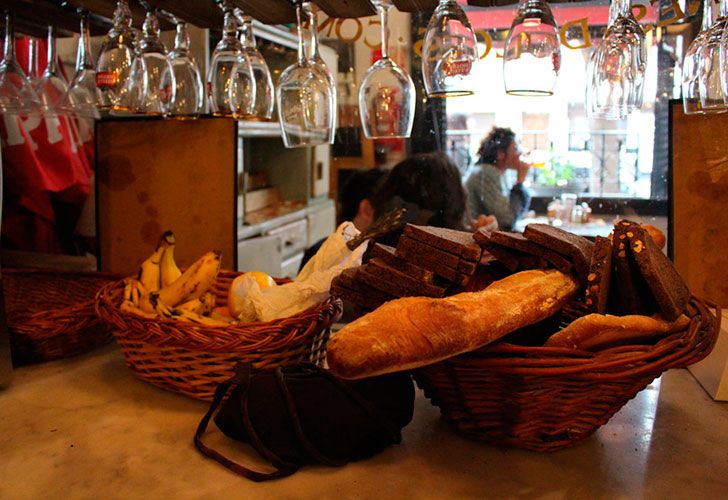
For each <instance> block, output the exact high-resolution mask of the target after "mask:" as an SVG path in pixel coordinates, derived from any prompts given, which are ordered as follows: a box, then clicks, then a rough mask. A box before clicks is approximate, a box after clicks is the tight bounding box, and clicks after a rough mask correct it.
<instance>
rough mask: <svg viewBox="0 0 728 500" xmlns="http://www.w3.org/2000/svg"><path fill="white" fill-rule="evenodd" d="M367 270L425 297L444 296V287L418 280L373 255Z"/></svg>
mask: <svg viewBox="0 0 728 500" xmlns="http://www.w3.org/2000/svg"><path fill="white" fill-rule="evenodd" d="M366 270H367V272H369V273H371V274H373V275H375V276H379V277H380V278H382V279H386V280H391V281H398V282H400V283H402V284H403V285H406V286H407V287H408V288H410V289H412V290H415V291H418V292H420V295H423V296H426V297H444V296H445V289H444V288H442V287H439V286H435V285H432V284H430V283H425V282H423V281H419V280H417V279H416V278H413V277H412V276H408V275H407V274H405V273H403V272H401V271H398V270H396V269H395V268H393V267H392V266H389V265H387V264H386V263H385V262H384V261H383V260H382V259H380V258H378V257H375V258H373V259H371V260H370V261H369V263H368V264H367V265H366Z"/></svg>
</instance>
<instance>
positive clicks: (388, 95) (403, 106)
mask: <svg viewBox="0 0 728 500" xmlns="http://www.w3.org/2000/svg"><path fill="white" fill-rule="evenodd" d="M375 5H376V7H377V10H378V11H379V16H380V27H381V35H382V57H381V59H379V60H378V61H377V62H375V63H374V64H373V65H372V66H371V67H370V68H369V69H368V70H367V72H366V74H365V75H364V78H363V79H362V82H361V86H360V87H359V116H360V117H361V124H362V129H363V130H364V135H365V136H366V137H368V138H387V137H409V136H410V134H411V133H412V125H413V123H414V118H415V97H416V93H415V85H414V83H413V82H412V78H411V77H410V76H409V74H407V72H406V71H405V70H404V69H402V68H401V67H400V66H399V65H398V64H397V63H396V62H395V61H394V60H392V59H391V58H390V57H389V55H388V50H387V45H388V26H387V15H388V11H389V9H390V8H391V4H390V3H389V2H384V1H378V2H375Z"/></svg>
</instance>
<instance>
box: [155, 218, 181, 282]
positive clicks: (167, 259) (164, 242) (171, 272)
mask: <svg viewBox="0 0 728 500" xmlns="http://www.w3.org/2000/svg"><path fill="white" fill-rule="evenodd" d="M159 245H160V246H161V247H163V251H162V258H161V260H160V261H159V269H160V274H161V282H162V287H165V286H169V285H171V284H172V283H174V282H175V281H176V280H177V278H179V277H180V276H182V271H180V270H179V267H177V263H176V262H175V260H174V233H173V232H172V231H165V232H164V233H163V234H162V237H161V238H160V239H159Z"/></svg>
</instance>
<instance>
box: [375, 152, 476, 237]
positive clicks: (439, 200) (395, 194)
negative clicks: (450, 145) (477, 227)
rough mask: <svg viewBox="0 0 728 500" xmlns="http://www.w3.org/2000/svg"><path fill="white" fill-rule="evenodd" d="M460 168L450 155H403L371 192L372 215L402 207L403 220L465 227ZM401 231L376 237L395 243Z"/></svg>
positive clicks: (464, 207) (430, 224)
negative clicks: (377, 187) (404, 209)
mask: <svg viewBox="0 0 728 500" xmlns="http://www.w3.org/2000/svg"><path fill="white" fill-rule="evenodd" d="M465 199H466V195H465V190H464V188H463V185H462V178H461V176H460V171H459V170H458V168H457V166H456V165H455V163H454V162H453V160H452V159H450V157H448V156H447V155H445V154H443V153H440V152H435V153H420V154H417V155H414V156H411V157H409V158H406V159H404V160H402V161H401V162H399V163H398V164H397V165H395V166H394V167H393V168H392V170H390V172H389V175H387V177H386V179H385V180H384V182H383V184H382V185H381V187H380V188H379V189H377V191H376V192H375V194H374V198H373V200H372V201H373V203H374V207H375V218H379V217H382V216H384V215H386V214H388V213H389V212H391V211H392V210H395V209H397V208H402V207H403V208H406V209H407V212H406V214H405V216H404V221H405V222H409V223H411V224H417V225H425V226H437V227H446V228H450V229H460V230H465V229H466V222H467V219H468V217H466V214H467V204H466V200H465ZM400 234H401V231H399V232H397V231H395V232H393V233H390V234H389V235H387V236H386V237H384V238H381V239H379V241H381V242H382V243H386V244H388V245H391V246H396V244H397V240H398V239H399V235H400Z"/></svg>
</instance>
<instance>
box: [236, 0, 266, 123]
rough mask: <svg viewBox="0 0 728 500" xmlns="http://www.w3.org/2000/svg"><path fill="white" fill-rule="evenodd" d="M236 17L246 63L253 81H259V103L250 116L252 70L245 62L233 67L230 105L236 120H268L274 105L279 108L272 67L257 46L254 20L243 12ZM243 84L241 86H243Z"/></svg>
mask: <svg viewBox="0 0 728 500" xmlns="http://www.w3.org/2000/svg"><path fill="white" fill-rule="evenodd" d="M235 15H236V17H237V19H238V21H239V22H240V45H241V46H242V50H243V53H244V54H245V59H247V61H248V62H249V64H250V67H251V68H252V71H253V79H254V81H255V101H254V102H253V110H252V113H251V114H250V115H246V114H245V111H246V110H247V109H248V106H249V103H248V99H250V96H249V95H248V93H249V90H248V88H247V85H246V82H247V78H246V77H247V71H248V66H247V65H246V63H245V61H243V62H242V64H240V63H236V64H235V66H234V67H233V70H232V72H233V75H236V76H234V77H233V79H232V82H233V83H232V85H230V103H231V106H232V108H233V116H235V118H245V119H253V120H268V119H270V117H271V116H272V115H273V105H274V104H275V101H274V98H273V94H274V89H273V79H272V78H271V74H270V69H268V64H267V63H266V62H265V59H263V56H262V55H261V54H260V52H259V51H258V48H257V47H256V43H255V35H254V34H253V18H252V17H250V16H246V15H244V14H243V12H242V11H241V10H240V9H235ZM239 71H242V72H243V75H242V78H241V77H238V76H237V74H238V72H239ZM241 82H242V83H243V85H242V86H241V85H240V83H241Z"/></svg>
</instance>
